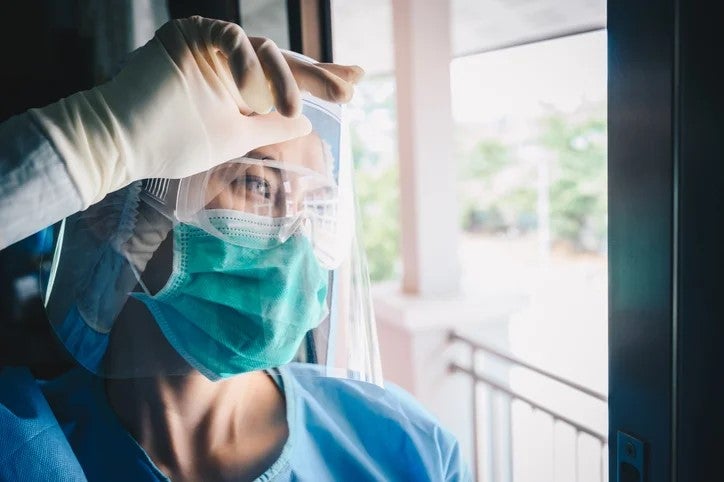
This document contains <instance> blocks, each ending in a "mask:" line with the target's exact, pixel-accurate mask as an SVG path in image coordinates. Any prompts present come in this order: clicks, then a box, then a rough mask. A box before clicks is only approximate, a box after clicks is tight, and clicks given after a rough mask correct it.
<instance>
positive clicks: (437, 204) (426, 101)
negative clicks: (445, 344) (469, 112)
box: [392, 0, 460, 296]
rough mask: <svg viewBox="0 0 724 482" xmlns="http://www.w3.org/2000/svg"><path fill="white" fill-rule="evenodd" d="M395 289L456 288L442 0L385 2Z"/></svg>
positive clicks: (447, 31) (445, 4)
mask: <svg viewBox="0 0 724 482" xmlns="http://www.w3.org/2000/svg"><path fill="white" fill-rule="evenodd" d="M392 17H393V30H394V43H395V77H396V81H397V120H398V132H399V139H398V143H399V144H398V146H399V160H400V202H401V206H400V207H401V210H400V211H401V218H402V219H401V226H402V265H403V277H402V278H403V279H402V289H403V291H404V292H405V293H414V294H419V295H422V296H428V295H432V296H435V295H445V294H451V293H456V292H457V291H458V287H459V279H460V274H459V271H460V270H459V263H458V258H457V252H458V247H457V236H458V208H457V200H456V192H457V169H456V167H457V166H456V164H457V163H456V162H455V159H454V158H453V141H452V140H453V137H452V110H451V105H450V102H451V101H450V58H451V40H450V38H451V26H450V0H435V1H434V2H430V1H426V0H392Z"/></svg>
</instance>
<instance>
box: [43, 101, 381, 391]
mask: <svg viewBox="0 0 724 482" xmlns="http://www.w3.org/2000/svg"><path fill="white" fill-rule="evenodd" d="M303 115H305V116H307V117H308V118H309V119H310V121H311V123H312V126H313V132H312V133H311V134H309V135H307V136H305V137H302V138H297V139H293V140H291V141H287V142H284V143H279V144H275V145H271V146H266V147H262V148H259V149H256V150H254V151H252V152H249V153H247V154H246V155H245V156H243V157H241V158H238V159H233V160H231V161H228V162H226V163H224V164H222V165H220V166H217V167H215V168H213V169H211V170H209V171H206V172H202V173H199V174H197V175H195V176H191V177H188V178H184V179H179V180H171V179H146V180H144V181H141V182H137V183H134V184H131V185H130V186H128V187H126V188H124V189H122V190H120V191H117V192H114V193H111V194H110V195H108V196H107V197H106V198H105V199H103V200H102V201H101V202H99V203H97V204H95V205H93V206H91V207H90V208H88V209H87V210H86V211H83V212H80V213H77V214H75V215H73V216H71V217H69V218H67V219H65V220H64V221H63V223H62V225H61V228H60V232H59V235H58V239H57V243H56V249H55V252H54V256H53V260H52V263H51V267H50V270H49V272H48V273H47V276H45V277H44V279H47V282H46V284H45V286H44V292H45V305H46V311H47V314H48V317H49V320H50V322H51V325H52V327H53V329H54V330H55V333H56V334H57V335H58V337H59V339H60V340H61V341H62V342H63V344H64V345H65V347H66V348H67V350H68V351H69V352H70V354H71V355H73V357H74V358H75V359H76V360H77V361H78V362H79V363H80V364H81V365H82V366H83V367H85V368H86V369H88V370H90V371H91V372H93V373H95V374H98V375H100V376H104V377H112V378H132V377H148V376H165V375H182V374H185V373H189V371H190V370H192V369H195V370H198V371H199V372H201V373H203V374H204V375H206V376H207V377H208V378H210V379H221V378H226V377H229V376H233V375H236V374H240V373H245V372H249V371H253V370H259V369H268V368H273V367H276V366H279V365H282V364H285V363H288V362H290V361H298V362H305V363H313V364H316V365H317V366H318V367H319V370H317V371H316V372H317V373H319V371H320V370H321V371H323V372H324V373H325V374H327V375H330V376H343V377H352V378H357V379H361V380H365V381H369V382H373V383H378V384H381V383H382V378H381V369H380V363H379V354H378V345H377V337H376V330H375V324H374V315H373V312H372V307H371V302H370V294H369V280H368V275H367V268H366V263H365V258H364V254H363V252H362V251H361V246H360V243H358V240H357V236H356V227H357V223H356V222H355V216H356V212H355V203H354V195H353V189H352V172H351V170H352V162H351V157H350V149H349V144H348V139H347V135H346V134H347V133H346V130H345V129H344V128H343V127H344V123H343V119H342V115H343V109H342V108H341V107H340V106H339V105H334V104H330V103H327V102H324V101H320V100H318V99H315V98H312V97H310V96H305V98H304V107H303Z"/></svg>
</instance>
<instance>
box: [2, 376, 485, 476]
mask: <svg viewBox="0 0 724 482" xmlns="http://www.w3.org/2000/svg"><path fill="white" fill-rule="evenodd" d="M278 374H279V376H280V378H281V380H282V385H283V388H284V395H285V398H286V406H287V422H288V426H289V438H288V439H287V442H286V444H285V446H284V449H283V450H282V454H281V456H280V457H279V459H278V460H277V461H276V462H275V463H274V464H273V465H272V466H271V467H269V469H268V470H267V471H266V472H265V473H264V474H263V475H262V476H261V477H259V478H258V479H257V480H258V481H271V480H274V481H293V480H294V481H296V480H308V481H315V482H323V481H343V480H344V481H347V480H349V481H367V480H375V481H396V480H405V481H453V480H454V481H460V480H472V478H471V476H470V474H469V472H468V470H467V468H466V466H465V464H464V463H463V461H462V458H461V455H460V450H459V447H458V444H457V442H456V441H455V439H454V438H453V437H452V435H450V434H449V433H448V432H446V431H445V430H444V429H442V428H441V427H440V426H439V425H438V424H437V423H436V422H435V421H434V420H433V419H432V417H431V416H430V415H429V414H428V413H427V412H426V411H425V410H424V409H422V408H421V407H420V405H419V404H418V403H417V402H416V401H415V400H414V399H413V398H412V397H411V396H410V395H408V394H407V393H405V392H404V391H403V390H402V389H400V388H397V387H395V386H391V385H388V386H387V388H386V389H382V388H380V387H378V386H376V385H372V384H368V383H364V382H359V381H354V380H348V379H340V378H332V377H327V376H324V375H322V374H321V372H320V370H319V368H318V367H315V366H314V365H308V364H296V363H295V364H290V365H287V366H285V367H282V368H280V369H279V372H278ZM0 480H22V481H36V480H37V481H41V480H42V481H61V480H62V481H76V480H89V481H104V482H113V481H124V482H127V481H138V482H143V481H167V480H169V479H168V478H167V477H166V476H165V475H164V474H163V473H161V471H160V470H159V469H158V468H157V467H156V466H155V465H154V464H153V462H152V461H151V460H150V458H149V457H148V455H147V454H146V452H145V451H144V450H143V449H142V448H141V446H139V445H138V443H136V441H135V440H134V439H133V438H132V437H131V436H130V435H129V434H128V432H127V431H126V430H125V429H124V428H123V427H122V426H121V425H120V423H119V421H118V419H117V418H116V415H115V413H114V412H113V411H112V410H111V408H110V406H109V405H108V402H107V399H106V396H105V392H104V390H103V380H102V379H100V378H97V377H94V376H93V375H91V374H89V373H88V372H86V371H85V370H81V369H76V370H73V371H72V372H70V373H68V374H66V375H63V376H62V377H60V378H58V379H56V380H53V381H52V382H45V383H38V382H36V381H35V380H34V379H33V377H32V376H31V374H30V373H29V372H28V371H27V370H26V369H18V368H13V369H9V368H6V369H5V370H3V371H1V372H0Z"/></svg>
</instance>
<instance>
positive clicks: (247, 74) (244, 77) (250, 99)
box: [199, 17, 273, 113]
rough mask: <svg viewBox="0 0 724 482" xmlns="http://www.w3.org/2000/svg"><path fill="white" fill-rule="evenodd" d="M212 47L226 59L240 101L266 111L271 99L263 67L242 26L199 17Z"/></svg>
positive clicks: (254, 109)
mask: <svg viewBox="0 0 724 482" xmlns="http://www.w3.org/2000/svg"><path fill="white" fill-rule="evenodd" d="M199 19H200V22H201V26H200V29H202V31H203V32H206V33H207V34H208V41H209V43H210V44H211V46H212V47H214V48H216V49H218V50H219V51H220V52H221V53H222V54H223V55H224V56H225V57H226V58H227V60H228V63H229V70H230V71H231V75H232V77H233V79H234V82H235V83H236V87H237V88H238V89H239V93H240V94H241V97H242V99H244V102H245V103H246V104H247V105H248V106H249V107H250V108H251V109H252V110H253V111H254V112H260V113H266V112H269V110H270V109H271V107H272V103H273V99H272V96H271V93H270V92H269V88H268V87H267V80H266V77H265V76H264V70H263V68H262V66H261V62H259V58H258V57H257V55H256V51H255V50H254V47H253V46H252V45H251V42H250V41H249V37H247V36H246V34H245V33H244V30H243V29H242V28H241V27H240V26H239V25H237V24H235V23H230V22H223V21H221V20H212V19H208V18H202V17H199Z"/></svg>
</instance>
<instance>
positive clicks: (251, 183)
mask: <svg viewBox="0 0 724 482" xmlns="http://www.w3.org/2000/svg"><path fill="white" fill-rule="evenodd" d="M244 187H245V188H246V191H247V193H250V194H254V195H256V196H263V197H265V198H266V199H269V198H271V186H270V185H269V182H267V181H266V180H265V179H262V178H260V177H256V176H246V178H245V179H244Z"/></svg>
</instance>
